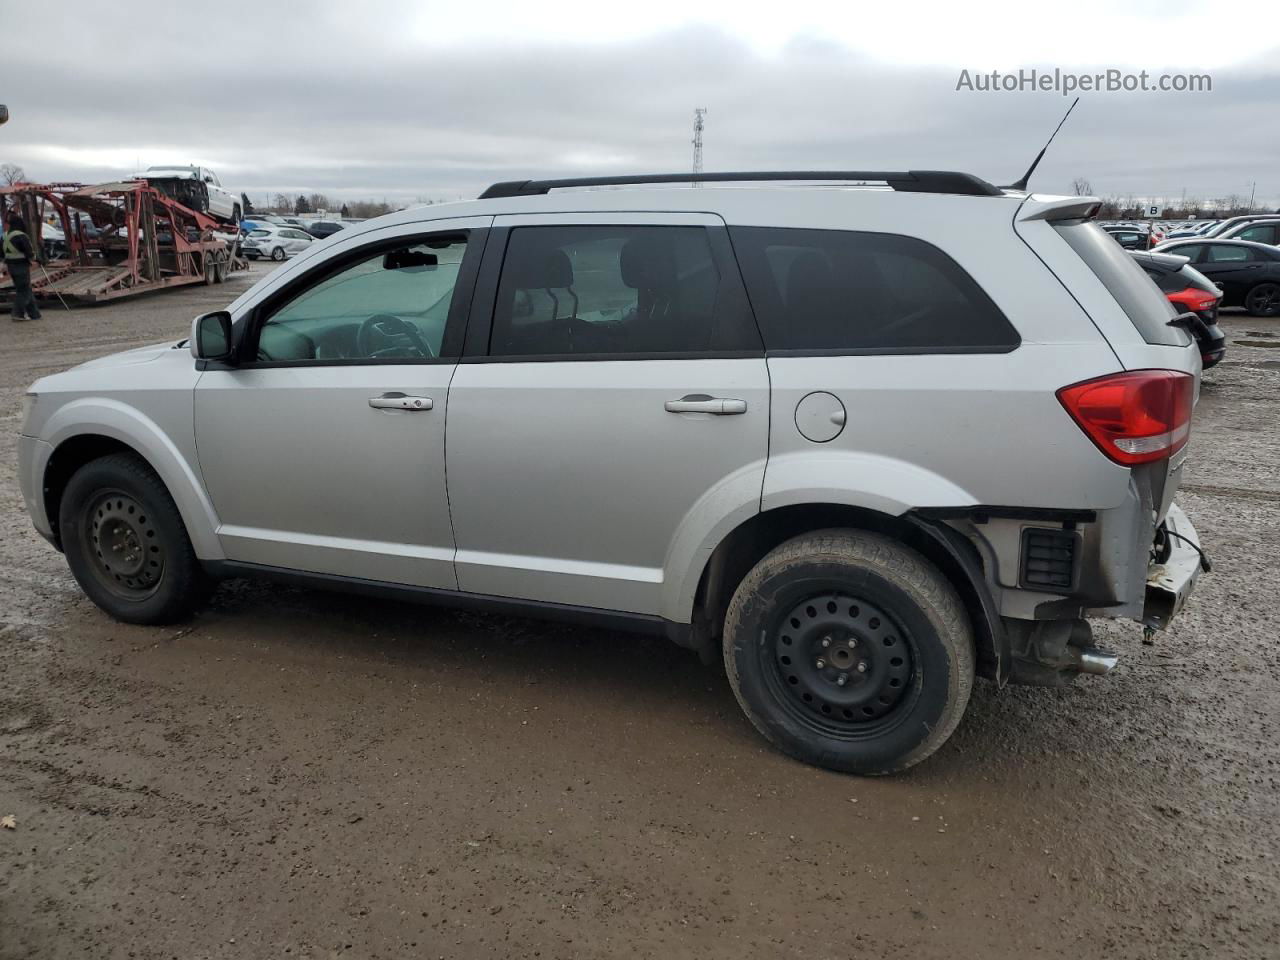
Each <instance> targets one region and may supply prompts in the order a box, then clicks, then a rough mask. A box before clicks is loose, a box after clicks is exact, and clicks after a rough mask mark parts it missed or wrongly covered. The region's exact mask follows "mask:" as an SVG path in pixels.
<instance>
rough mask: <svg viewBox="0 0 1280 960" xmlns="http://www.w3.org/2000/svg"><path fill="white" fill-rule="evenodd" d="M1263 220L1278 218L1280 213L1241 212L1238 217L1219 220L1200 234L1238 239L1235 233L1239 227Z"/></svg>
mask: <svg viewBox="0 0 1280 960" xmlns="http://www.w3.org/2000/svg"><path fill="white" fill-rule="evenodd" d="M1263 220H1266V221H1271V220H1280V215H1277V214H1274V213H1248V214H1242V215H1241V216H1238V217H1227V218H1226V219H1225V220H1219V221H1218V222H1217V223H1215V224H1214V225H1213V226H1212V227H1211V228H1210V229H1208V230H1206V231H1205V232H1204V233H1203V234H1202V236H1204V237H1205V238H1209V237H1213V238H1215V239H1222V240H1231V239H1239V238H1237V237H1236V236H1235V233H1236V231H1238V230H1239V229H1240V228H1241V227H1243V226H1247V225H1248V224H1251V223H1257V222H1258V221H1263Z"/></svg>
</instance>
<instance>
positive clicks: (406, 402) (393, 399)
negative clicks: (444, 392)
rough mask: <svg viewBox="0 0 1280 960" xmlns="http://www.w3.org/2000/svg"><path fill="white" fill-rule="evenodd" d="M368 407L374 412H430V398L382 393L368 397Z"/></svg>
mask: <svg viewBox="0 0 1280 960" xmlns="http://www.w3.org/2000/svg"><path fill="white" fill-rule="evenodd" d="M369 406H371V407H373V409H375V410H430V409H431V398H430V397H409V396H406V395H405V394H403V393H384V394H383V395H382V396H380V397H370V398H369Z"/></svg>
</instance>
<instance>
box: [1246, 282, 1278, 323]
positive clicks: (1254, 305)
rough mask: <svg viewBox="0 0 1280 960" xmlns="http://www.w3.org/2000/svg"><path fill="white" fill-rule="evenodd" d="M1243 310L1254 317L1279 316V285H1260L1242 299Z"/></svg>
mask: <svg viewBox="0 0 1280 960" xmlns="http://www.w3.org/2000/svg"><path fill="white" fill-rule="evenodd" d="M1244 306H1245V309H1246V310H1248V311H1249V312H1250V313H1251V314H1253V315H1254V316H1255V317H1274V316H1275V315H1276V314H1280V283H1260V284H1258V285H1257V286H1256V287H1254V288H1253V289H1252V290H1250V291H1249V293H1248V296H1246V297H1245V298H1244Z"/></svg>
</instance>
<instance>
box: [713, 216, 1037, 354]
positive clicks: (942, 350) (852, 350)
mask: <svg viewBox="0 0 1280 960" xmlns="http://www.w3.org/2000/svg"><path fill="white" fill-rule="evenodd" d="M744 229H746V230H775V231H782V230H794V231H798V232H804V233H814V232H819V233H857V234H863V235H873V236H882V237H895V238H899V237H901V238H906V239H908V240H917V241H919V242H920V243H923V244H925V245H927V246H929V247H932V248H933V249H934V250H936V251H938V253H940V254H942V256H944V257H946V258H947V259H948V260H950V261H951V263H952V264H953V265H954V266H955V268H956V269H957V270H959V271H960V273H961V274H963V275H964V276H965V277H966V278H967V279H968V280H969V281H970V282H971V283H972V284H973V285H974V286H975V287H976V288H977V289H978V290H979V291H980V292H981V293H982V296H983V297H984V298H985V299H986V301H987V303H989V304H990V305H991V308H992V309H993V310H994V311H995V312H996V314H997V315H998V316H999V317H1000V319H1001V320H1003V321H1004V323H1005V325H1006V326H1008V328H1009V330H1010V332H1011V333H1012V335H1013V342H1011V343H1008V344H1000V345H988V344H981V345H964V344H957V345H952V346H945V347H803V348H795V349H789V348H785V349H784V348H778V349H766V350H765V356H766V357H920V356H947V355H956V356H964V355H971V356H1000V355H1002V354H1008V353H1013V352H1014V351H1015V350H1017V349H1019V348H1020V347H1021V346H1022V333H1021V331H1019V330H1018V328H1017V327H1016V326H1015V325H1014V323H1013V322H1012V321H1011V320H1010V319H1009V318H1008V316H1007V315H1006V314H1005V312H1004V311H1003V310H1001V309H1000V305H999V304H997V303H996V302H995V301H994V300H992V299H991V294H989V293H987V290H986V288H985V287H984V286H982V284H980V283H979V282H978V281H977V280H976V279H974V277H973V274H971V273H969V271H968V270H966V269H965V268H964V267H963V266H961V265H960V263H959V262H958V261H957V260H956V258H955V257H953V256H951V254H949V253H947V251H945V250H943V249H942V248H941V247H939V246H938V245H937V244H936V243H931V242H929V241H928V240H925V239H924V238H923V237H916V236H912V235H911V234H909V233H890V232H889V231H887V230H851V229H842V228H839V227H777V226H770V225H767V224H758V223H752V224H731V225H730V226H729V228H728V229H727V231H726V233H727V237H728V240H729V242H730V243H731V244H732V243H733V231H734V230H744ZM735 257H736V252H735ZM738 260H739V268H740V269H741V260H740V258H738ZM746 290H747V298H748V300H750V297H751V291H750V288H746ZM751 312H752V315H753V316H755V317H756V327H757V328H758V329H760V331H761V338H762V339H763V336H764V331H763V328H762V327H761V324H760V318H759V308H758V307H757V305H756V304H755V303H754V302H753V303H752V304H751Z"/></svg>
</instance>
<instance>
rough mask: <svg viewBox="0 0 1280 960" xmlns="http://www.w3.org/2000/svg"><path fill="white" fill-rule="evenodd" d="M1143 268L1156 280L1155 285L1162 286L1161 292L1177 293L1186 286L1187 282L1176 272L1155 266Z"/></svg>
mask: <svg viewBox="0 0 1280 960" xmlns="http://www.w3.org/2000/svg"><path fill="white" fill-rule="evenodd" d="M1142 269H1143V271H1144V272H1145V273H1146V275H1147V276H1148V277H1150V278H1151V279H1152V280H1153V281H1155V285H1156V286H1157V287H1159V288H1160V292H1161V293H1177V292H1178V291H1179V290H1182V289H1183V288H1185V287H1186V283H1184V282H1183V280H1182V278H1181V277H1180V276H1179V275H1178V274H1176V273H1169V272H1167V271H1164V270H1157V269H1155V268H1154V267H1143V268H1142Z"/></svg>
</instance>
